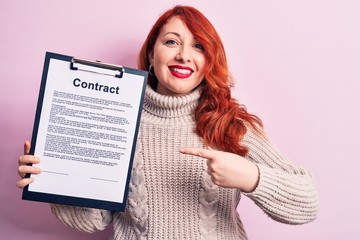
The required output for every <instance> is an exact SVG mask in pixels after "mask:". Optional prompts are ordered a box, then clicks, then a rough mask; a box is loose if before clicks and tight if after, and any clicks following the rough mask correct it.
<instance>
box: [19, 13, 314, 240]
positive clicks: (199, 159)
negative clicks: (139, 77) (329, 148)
mask: <svg viewBox="0 0 360 240" xmlns="http://www.w3.org/2000/svg"><path fill="white" fill-rule="evenodd" d="M138 67H139V68H140V69H143V70H148V71H149V81H148V83H149V84H148V86H147V89H146V97H145V100H144V105H143V113H142V120H141V126H140V131H139V136H138V141H137V149H136V154H135V159H134V166H133V170H132V175H131V182H130V190H129V195H128V201H127V207H126V211H125V212H110V211H106V210H100V209H90V208H82V207H74V206H63V205H56V204H51V210H52V212H53V213H54V214H55V216H56V217H57V218H58V219H59V220H60V221H62V222H63V223H64V224H66V225H69V226H71V227H73V228H76V229H78V230H80V231H85V232H94V231H97V230H102V229H104V228H105V227H106V226H107V225H108V224H110V223H112V224H113V227H114V231H113V236H112V238H113V239H116V240H117V239H228V240H231V239H247V236H246V232H245V230H244V228H243V225H242V222H241V220H240V216H239V214H238V212H237V211H236V207H237V205H238V204H239V201H240V198H241V194H244V195H246V196H248V197H249V198H250V199H252V200H253V201H254V202H255V203H256V205H258V206H259V207H260V208H261V209H262V210H263V211H264V212H265V213H266V214H267V215H268V216H269V217H271V218H272V219H274V220H276V221H279V222H283V223H288V224H303V223H307V222H309V221H312V220H313V219H315V217H316V216H317V213H318V207H319V205H318V204H319V203H318V197H317V192H316V189H315V186H314V180H313V177H312V175H311V174H310V173H309V172H308V171H306V170H305V169H303V168H301V167H298V166H295V165H294V164H293V163H291V162H290V161H289V160H288V159H287V158H286V157H285V156H283V155H282V154H281V153H280V152H279V151H278V150H277V148H276V147H275V146H274V145H273V144H272V143H271V142H269V140H268V139H267V138H266V136H265V134H264V132H263V131H262V123H261V121H260V119H259V118H257V117H256V116H254V115H251V114H249V113H248V112H247V111H246V109H245V107H244V106H243V105H240V104H238V103H237V101H236V100H234V99H233V98H232V97H231V93H230V87H231V82H230V81H231V80H230V79H229V73H228V66H227V62H226V57H225V52H224V48H223V45H222V43H221V40H220V37H219V36H218V34H217V32H216V31H215V29H214V27H213V26H212V25H211V23H210V22H209V21H208V20H207V19H206V17H205V16H204V15H202V14H201V13H200V12H199V11H198V10H196V9H194V8H192V7H185V6H176V7H175V8H173V9H170V10H168V11H167V12H165V13H164V14H163V15H162V16H161V17H160V18H159V19H158V21H157V22H156V23H155V25H154V26H153V28H152V29H151V31H150V33H149V35H148V37H147V39H146V41H145V43H144V45H143V47H142V49H141V51H140V54H139V59H138ZM29 148H30V143H29V142H26V143H25V155H23V156H21V157H20V159H19V165H20V166H19V174H20V176H22V177H24V175H25V173H32V174H38V173H40V172H41V171H40V169H38V168H37V167H35V166H27V165H26V164H28V163H33V164H36V163H38V162H39V161H40V159H38V158H37V157H35V156H30V155H27V154H28V153H29ZM32 181H33V180H32V179H28V178H23V179H21V180H20V181H18V182H17V185H18V187H20V188H22V187H24V186H25V185H27V184H30V183H31V182H32ZM114 191H116V189H114Z"/></svg>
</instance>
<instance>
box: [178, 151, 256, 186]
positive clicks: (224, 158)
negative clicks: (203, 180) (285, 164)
mask: <svg viewBox="0 0 360 240" xmlns="http://www.w3.org/2000/svg"><path fill="white" fill-rule="evenodd" d="M180 152H181V153H184V154H190V155H194V156H198V157H202V158H205V159H207V166H208V174H209V175H210V176H211V180H212V182H213V183H214V184H216V185H218V186H220V187H226V188H239V189H240V190H242V191H244V192H252V191H254V190H255V188H256V186H257V184H258V181H259V169H258V167H257V166H256V165H255V164H254V163H252V162H250V161H249V160H246V159H245V158H243V157H241V156H239V155H237V154H234V153H229V152H223V151H218V150H214V149H212V148H210V147H207V148H206V149H204V148H188V147H186V148H181V149H180Z"/></svg>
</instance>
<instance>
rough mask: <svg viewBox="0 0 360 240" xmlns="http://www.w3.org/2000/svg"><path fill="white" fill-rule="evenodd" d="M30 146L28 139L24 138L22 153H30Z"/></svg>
mask: <svg viewBox="0 0 360 240" xmlns="http://www.w3.org/2000/svg"><path fill="white" fill-rule="evenodd" d="M30 147H31V144H30V141H28V140H26V141H25V142H24V155H29V154H30Z"/></svg>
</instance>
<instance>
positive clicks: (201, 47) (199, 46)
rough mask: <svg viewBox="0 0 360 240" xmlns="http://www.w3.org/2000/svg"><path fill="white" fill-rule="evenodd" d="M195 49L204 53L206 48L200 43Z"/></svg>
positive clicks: (196, 44)
mask: <svg viewBox="0 0 360 240" xmlns="http://www.w3.org/2000/svg"><path fill="white" fill-rule="evenodd" d="M194 48H196V49H199V50H200V51H202V52H203V51H204V50H205V48H204V46H203V45H201V44H200V43H195V45H194Z"/></svg>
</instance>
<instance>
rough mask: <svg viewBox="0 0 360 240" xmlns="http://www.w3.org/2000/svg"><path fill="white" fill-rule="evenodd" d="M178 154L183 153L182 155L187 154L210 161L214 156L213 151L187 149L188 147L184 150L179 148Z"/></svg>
mask: <svg viewBox="0 0 360 240" xmlns="http://www.w3.org/2000/svg"><path fill="white" fill-rule="evenodd" d="M180 152H181V153H184V154H189V155H193V156H198V157H202V158H207V159H211V158H212V157H213V156H214V154H213V153H212V152H213V150H210V149H204V148H188V147H185V148H181V149H180Z"/></svg>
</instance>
